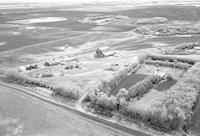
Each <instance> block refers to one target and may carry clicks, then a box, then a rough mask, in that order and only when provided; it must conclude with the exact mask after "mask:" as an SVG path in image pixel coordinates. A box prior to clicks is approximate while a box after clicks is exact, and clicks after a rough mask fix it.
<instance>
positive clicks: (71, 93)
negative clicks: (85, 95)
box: [0, 70, 80, 100]
mask: <svg viewBox="0 0 200 136" xmlns="http://www.w3.org/2000/svg"><path fill="white" fill-rule="evenodd" d="M0 74H1V75H3V76H5V77H6V78H8V79H10V80H14V81H17V82H19V83H24V84H31V85H36V86H40V87H44V88H47V89H50V90H52V91H53V92H54V93H55V94H59V95H62V96H64V97H66V98H70V99H74V100H77V99H79V97H80V94H79V92H80V89H79V88H76V87H68V88H66V87H58V86H56V85H53V84H52V83H50V82H47V81H45V80H42V79H38V78H32V77H28V76H25V75H21V74H20V73H18V72H15V71H9V70H8V71H6V70H1V71H0Z"/></svg>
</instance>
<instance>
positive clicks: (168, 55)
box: [0, 5, 200, 136]
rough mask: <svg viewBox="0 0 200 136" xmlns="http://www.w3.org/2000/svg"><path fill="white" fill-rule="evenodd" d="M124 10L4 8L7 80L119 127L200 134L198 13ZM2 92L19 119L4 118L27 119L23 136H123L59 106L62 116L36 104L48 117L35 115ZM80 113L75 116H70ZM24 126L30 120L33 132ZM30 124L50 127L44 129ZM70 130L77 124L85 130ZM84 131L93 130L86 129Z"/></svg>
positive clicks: (0, 70) (2, 67) (0, 41)
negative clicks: (39, 135)
mask: <svg viewBox="0 0 200 136" xmlns="http://www.w3.org/2000/svg"><path fill="white" fill-rule="evenodd" d="M92 6H93V5H90V6H89V7H92ZM116 7H117V6H115V8H116ZM101 8H102V7H101ZM115 8H114V9H110V10H105V11H102V12H101V11H100V10H99V9H98V8H95V7H93V8H91V9H90V10H86V9H85V8H84V7H73V6H72V7H70V8H69V7H67V6H66V7H65V6H60V7H55V8H54V9H53V10H52V8H50V7H49V8H48V7H46V8H45V9H43V8H35V9H30V10H27V9H10V10H9V9H1V10H0V18H1V20H0V74H1V78H3V79H7V80H11V82H15V83H18V84H23V85H26V86H31V87H33V88H38V87H40V88H42V89H38V90H36V93H37V92H38V93H39V94H44V95H45V94H50V96H51V97H53V98H55V99H56V100H58V99H59V100H61V101H64V102H66V101H68V103H71V105H73V106H74V105H77V103H78V104H79V105H78V106H79V108H80V107H82V108H83V110H84V111H85V112H89V113H90V114H94V115H95V116H100V117H102V118H105V119H108V120H112V121H115V122H119V123H120V121H121V122H123V121H124V122H126V121H127V120H132V122H129V121H127V122H126V123H128V124H129V126H132V125H133V126H137V127H140V128H141V129H140V130H142V131H144V132H147V133H149V132H150V133H153V135H164V134H165V135H178V134H183V133H194V134H195V135H197V136H198V134H199V131H197V130H199V126H200V125H199V121H198V120H199V117H198V115H197V114H198V113H199V105H200V104H199V100H198V99H199V94H200V92H199V88H200V86H199V85H200V72H199V68H200V64H199V61H200V59H199V47H200V46H199V39H200V38H199V36H200V35H199V34H200V23H199V19H200V16H199V15H200V12H199V11H200V10H199V7H193V6H185V7H184V6H158V7H141V8H138V7H137V8H135V9H129V10H128V9H127V10H116V9H115ZM106 9H107V7H106ZM120 9H124V8H123V7H121V8H120ZM95 10H96V11H95ZM185 42H187V43H185ZM189 42H191V43H189ZM0 93H2V95H0V96H1V97H2V99H0V100H1V101H2V107H6V106H7V104H8V105H10V106H11V109H12V108H13V107H14V109H13V111H17V113H16V114H13V111H9V110H6V108H4V110H2V111H1V110H0V119H1V116H2V118H5V119H7V117H6V114H7V115H8V116H9V117H11V118H14V119H15V118H20V121H22V124H18V125H17V126H19V127H20V133H22V135H26V134H33V135H36V134H37V133H42V132H44V135H48V134H52V135H66V134H67V135H69V133H67V132H70V134H72V135H99V134H100V133H99V132H100V131H103V135H120V134H115V132H112V131H111V130H107V128H104V127H101V126H99V127H98V126H92V124H93V123H90V122H87V121H86V120H84V119H83V120H82V119H80V117H78V116H77V115H74V116H73V115H71V114H73V113H70V112H69V113H68V111H62V110H61V111H60V109H58V111H56V112H53V113H54V114H55V116H54V117H53V113H50V112H51V111H52V109H54V108H55V107H51V106H49V105H48V106H46V104H44V103H40V102H38V104H37V106H38V105H41V106H38V107H37V106H36V105H35V103H33V101H32V100H30V103H31V104H32V103H33V104H32V106H33V108H30V110H31V112H34V111H35V112H36V113H37V115H39V114H41V116H42V117H41V118H40V117H39V116H33V119H31V118H30V116H29V112H28V111H26V109H23V108H22V107H21V106H20V104H21V103H23V102H25V108H28V107H29V103H28V102H27V100H26V98H21V97H20V96H18V94H15V95H13V94H12V93H8V92H4V91H3V90H0ZM6 98H9V99H8V100H12V101H16V103H10V102H9V101H8V100H6ZM4 101H5V102H4ZM18 102H19V103H18ZM79 102H80V103H79ZM68 103H67V102H66V104H68ZM17 104H18V105H19V106H17ZM0 106H1V105H0ZM0 109H1V108H0ZM33 109H34V111H32V110H33ZM41 109H42V110H41ZM20 110H22V111H20ZM45 110H47V111H46V112H45ZM18 111H19V113H22V112H23V111H24V112H25V114H22V115H21V114H19V113H18ZM43 112H44V113H43ZM61 112H62V114H61V115H60V117H59V116H58V115H57V114H60V113H61ZM1 114H2V115H1ZM65 114H67V116H66V115H65ZM68 114H69V115H68ZM46 115H49V117H48V119H46ZM23 116H25V117H26V118H27V120H23ZM71 116H72V120H71V119H67V118H71ZM9 117H8V118H9ZM52 117H53V118H52ZM49 118H51V119H49ZM64 118H65V119H64ZM62 119H64V121H66V122H68V123H66V122H65V123H64V121H61V120H62ZM38 120H39V121H38ZM43 120H44V122H43ZM49 120H50V121H49ZM78 120H81V121H80V122H81V123H80V124H79V122H78ZM16 122H17V121H16ZM23 122H25V123H27V130H26V129H25V132H26V131H27V132H26V133H25V132H23V131H22V130H23V129H24V126H26V124H25V125H24V124H23ZM40 122H41V124H40ZM69 122H70V123H69ZM82 122H84V123H83V124H84V125H82ZM54 123H55V125H53V124H54ZM30 124H33V125H35V126H38V125H39V126H40V125H41V128H40V129H38V131H36V130H35V129H37V127H34V126H31V125H30ZM70 124H73V125H74V126H76V124H77V126H76V127H75V128H77V129H74V128H73V127H72V126H73V125H70ZM122 124H123V123H122ZM69 125H70V126H69ZM84 126H88V127H87V129H86V130H83V129H85V127H84ZM54 127H56V129H57V130H55V128H54ZM64 127H66V129H65V130H63V128H64ZM47 128H51V129H50V131H46V130H47ZM89 129H90V130H89ZM93 129H94V130H93ZM97 129H98V130H97ZM133 129H134V127H133ZM0 130H1V128H0ZM77 130H78V131H77ZM104 130H106V131H104ZM3 131H5V132H6V131H7V128H5V130H3ZM13 131H14V129H13ZM90 132H91V133H90ZM110 133H112V134H110ZM196 133H197V134H196Z"/></svg>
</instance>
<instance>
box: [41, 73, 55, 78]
mask: <svg viewBox="0 0 200 136" xmlns="http://www.w3.org/2000/svg"><path fill="white" fill-rule="evenodd" d="M41 77H53V74H52V73H43V74H42V75H41Z"/></svg>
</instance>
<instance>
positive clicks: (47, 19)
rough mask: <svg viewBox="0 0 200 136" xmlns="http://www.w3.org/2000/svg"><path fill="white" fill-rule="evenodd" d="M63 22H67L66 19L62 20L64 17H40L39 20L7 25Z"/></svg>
mask: <svg viewBox="0 0 200 136" xmlns="http://www.w3.org/2000/svg"><path fill="white" fill-rule="evenodd" d="M65 20H67V18H64V17H41V18H32V19H24V20H15V21H9V23H17V24H34V23H46V22H59V21H65Z"/></svg>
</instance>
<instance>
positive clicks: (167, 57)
mask: <svg viewBox="0 0 200 136" xmlns="http://www.w3.org/2000/svg"><path fill="white" fill-rule="evenodd" d="M148 58H149V59H151V60H160V61H167V62H182V63H188V64H190V65H194V64H195V62H196V61H195V60H193V59H188V58H181V57H175V56H173V55H159V56H158V55H148Z"/></svg>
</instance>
